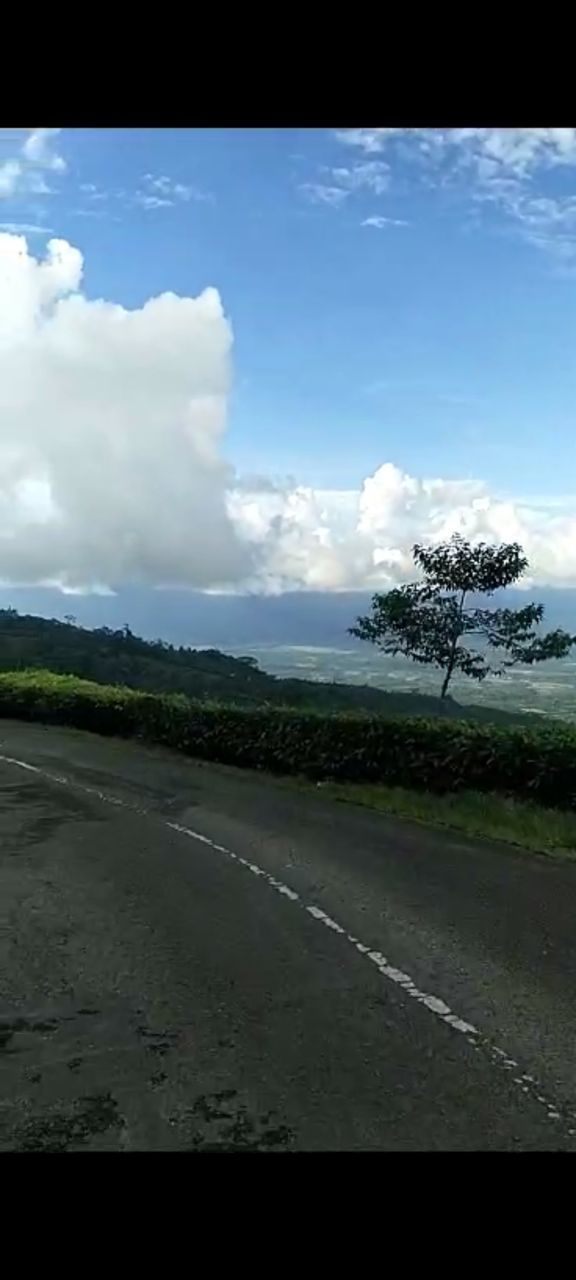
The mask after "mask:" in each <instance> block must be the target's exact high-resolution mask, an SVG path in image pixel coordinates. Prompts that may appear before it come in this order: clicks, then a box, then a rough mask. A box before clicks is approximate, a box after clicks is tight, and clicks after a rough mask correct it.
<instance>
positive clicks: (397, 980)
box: [0, 754, 576, 1136]
mask: <svg viewBox="0 0 576 1280" xmlns="http://www.w3.org/2000/svg"><path fill="white" fill-rule="evenodd" d="M0 761H2V762H4V764H13V765H16V766H17V767H18V768H19V769H26V770H28V771H29V772H30V773H36V774H40V775H41V777H43V778H46V779H47V781H49V782H56V783H58V784H59V785H60V786H66V787H75V788H76V789H77V790H79V791H84V792H86V793H87V794H88V795H93V796H96V797H97V799H99V800H101V801H103V803H104V804H112V805H116V806H118V807H120V808H124V809H128V810H130V811H131V812H132V813H137V814H139V815H140V816H144V817H152V818H155V819H156V820H158V815H157V814H154V813H153V812H151V811H150V810H148V809H143V808H141V807H140V806H139V805H135V804H131V803H130V802H129V801H126V800H120V799H118V797H117V796H110V795H106V793H105V792H103V791H99V790H98V789H97V788H96V787H89V786H86V784H85V783H83V782H77V781H76V779H70V778H65V777H63V776H62V775H61V774H56V773H50V772H49V771H48V770H45V769H40V768H38V766H37V765H33V764H28V762H27V761H25V760H18V759H16V758H14V757H13V756H5V755H2V754H0ZM160 821H161V822H162V823H163V825H164V826H165V827H169V828H170V830H172V831H177V832H179V834H180V835H184V836H187V837H188V838H189V839H191V840H198V841H200V843H201V844H205V845H208V846H209V848H211V849H214V851H215V852H216V853H221V854H224V856H225V857H227V858H230V859H231V861H232V862H237V863H240V865H241V866H243V867H245V868H246V870H247V871H250V872H251V874H252V875H253V876H256V877H258V878H259V879H262V880H265V881H266V883H267V884H269V885H270V887H271V888H272V889H275V890H276V892H277V893H279V894H281V896H282V897H284V898H288V899H289V901H290V902H294V903H297V904H298V905H299V906H300V907H303V908H304V910H305V911H306V912H307V914H308V915H310V916H312V918H313V919H314V920H317V921H318V923H319V924H322V925H324V926H325V927H326V928H327V929H330V930H331V931H332V932H333V933H337V934H341V935H342V936H343V937H344V939H345V940H346V942H348V943H350V944H351V945H352V946H353V947H354V948H355V950H356V951H359V952H360V954H361V955H363V956H365V957H366V959H367V960H369V961H370V962H371V964H373V965H375V967H376V968H377V969H378V970H379V972H380V973H381V974H382V976H383V977H384V978H386V979H387V980H388V981H389V982H393V983H394V984H395V985H396V986H397V987H400V988H401V989H402V990H403V991H404V992H405V993H406V995H407V996H410V998H411V999H412V1000H416V1001H417V1003H418V1004H421V1005H424V1007H425V1008H426V1009H428V1010H429V1012H430V1013H432V1014H434V1016H435V1017H436V1018H438V1019H440V1021H442V1022H444V1023H446V1025H447V1026H449V1027H451V1028H452V1030H453V1031H458V1032H459V1033H460V1034H461V1035H463V1036H464V1038H465V1039H466V1040H467V1041H468V1043H469V1044H470V1045H471V1046H472V1047H473V1048H474V1049H482V1050H483V1051H484V1052H485V1053H486V1054H487V1056H488V1057H489V1058H490V1060H491V1061H492V1063H493V1065H494V1066H497V1067H499V1068H500V1069H503V1070H504V1071H507V1072H510V1071H512V1070H514V1071H516V1072H519V1071H520V1064H519V1063H518V1062H516V1060H515V1058H511V1057H510V1056H509V1054H507V1053H506V1051H505V1050H504V1049H500V1048H499V1047H498V1046H497V1045H494V1044H492V1043H491V1041H490V1040H489V1039H488V1037H486V1036H484V1035H482V1033H481V1032H480V1031H479V1029H478V1027H475V1026H473V1024H472V1023H471V1022H467V1021H466V1020H465V1019H464V1018H461V1017H459V1016H458V1014H456V1013H454V1012H453V1010H452V1009H451V1008H450V1006H449V1005H448V1004H446V1001H445V1000H442V999H441V998H440V997H439V996H434V995H430V994H429V993H428V992H426V991H421V990H420V988H419V987H418V986H417V985H416V983H415V982H414V980H413V979H412V978H411V977H410V974H409V973H404V971H403V970H402V969H396V968H395V967H394V965H392V964H390V962H389V961H388V960H387V958H386V956H384V955H382V952H381V951H375V950H373V949H372V948H370V947H369V946H366V944H365V943H363V942H360V941H359V939H358V938H356V937H355V936H354V935H353V934H351V933H348V930H347V929H346V928H345V927H344V925H341V924H339V923H338V921H337V920H333V919H332V917H331V916H329V915H327V914H326V912H325V911H323V910H322V908H321V907H318V906H316V905H315V904H314V903H306V902H305V901H304V900H303V898H302V897H301V895H300V894H299V893H297V892H296V890H295V889H291V888H290V886H289V885H287V884H284V882H283V881H282V880H278V879H276V877H275V876H273V875H270V872H268V871H266V870H265V868H264V867H260V866H258V864H257V863H255V862H250V861H249V860H248V859H247V858H242V857H241V856H240V854H238V853H234V852H233V850H232V849H227V848H226V846H225V845H223V844H217V843H216V841H215V840H211V839H210V837H209V836H205V835H203V834H202V833H201V832H200V831H194V830H193V829H192V828H191V827H186V826H183V825H182V823H180V822H168V821H167V820H166V819H160ZM512 1082H513V1083H514V1084H515V1085H517V1087H518V1088H519V1089H520V1090H521V1092H522V1093H524V1094H527V1095H529V1096H530V1097H531V1098H532V1100H533V1101H535V1102H538V1103H539V1104H540V1105H541V1106H542V1107H544V1109H545V1111H546V1114H547V1116H548V1119H549V1120H554V1121H558V1120H562V1119H564V1121H565V1122H567V1123H568V1124H570V1125H573V1124H575V1123H576V1116H572V1115H571V1116H568V1115H567V1114H566V1113H565V1114H564V1116H563V1115H562V1114H561V1112H560V1111H559V1110H558V1106H557V1104H555V1103H552V1102H551V1101H550V1099H548V1098H546V1097H545V1096H544V1094H543V1093H542V1092H540V1089H539V1085H538V1083H537V1081H536V1080H535V1079H534V1077H533V1076H531V1075H528V1074H522V1075H516V1076H513V1077H512ZM568 1134H569V1135H570V1136H574V1135H575V1134H576V1130H575V1129H573V1128H568Z"/></svg>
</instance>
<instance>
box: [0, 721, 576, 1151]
mask: <svg viewBox="0 0 576 1280" xmlns="http://www.w3.org/2000/svg"><path fill="white" fill-rule="evenodd" d="M16 762H19V763H16ZM24 765H28V766H32V768H30V767H28V768H25V767H23V766H24ZM575 907H576V865H571V864H569V863H562V862H554V861H552V860H548V859H546V858H540V857H537V856H535V855H533V854H524V853H522V852H515V851H512V850H510V849H503V848H498V847H496V846H488V845H482V844H480V843H476V842H474V843H473V842H468V841H464V840H463V839H462V838H459V837H457V836H454V835H448V834H443V833H442V834H440V833H437V834H432V833H429V832H426V831H425V830H424V829H423V828H419V827H416V826H412V825H409V824H404V823H399V822H395V821H392V820H388V819H385V818H383V817H381V816H379V815H376V814H371V813H369V812H368V811H365V810H361V809H358V808H354V807H351V806H348V805H343V804H338V803H335V802H329V801H327V800H326V799H324V798H323V797H322V793H321V791H318V792H317V793H308V792H302V791H299V790H298V789H297V788H296V787H295V786H293V785H292V784H282V783H279V782H274V781H272V780H270V779H269V778H260V777H258V776H256V775H254V774H246V773H242V772H240V771H236V770H232V769H228V768H220V767H214V766H206V765H200V764H197V763H194V762H193V761H189V760H186V759H183V758H181V757H178V756H176V755H174V754H172V753H170V752H168V751H163V750H161V749H157V748H146V747H142V746H139V745H135V744H133V743H128V742H126V743H125V742H119V741H117V740H108V739H104V738H97V737H93V736H92V735H89V734H82V733H78V732H75V731H72V730H65V729H54V728H50V729H48V728H43V727H39V726H27V725H22V724H18V723H16V722H12V721H0V930H1V933H0V1150H5V1151H22V1150H24V1151H36V1150H46V1151H73V1150H87V1149H88V1150H123V1151H126V1150H187V1151H196V1152H205V1151H212V1150H218V1151H223V1150H228V1151H230V1150H234V1151H246V1150H249V1151H274V1152H289V1151H302V1150H304V1151H312V1150H380V1151H382V1150H386V1151H399V1150H409V1151H416V1150H452V1151H459V1150H537V1149H543V1150H560V1149H562V1150H573V1149H574V1148H575V1145H576V1061H575V1057H574V1044H575V1043H576V1001H575V999H574V993H575V978H576V940H575V930H574V914H575Z"/></svg>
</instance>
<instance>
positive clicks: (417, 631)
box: [350, 534, 576, 697]
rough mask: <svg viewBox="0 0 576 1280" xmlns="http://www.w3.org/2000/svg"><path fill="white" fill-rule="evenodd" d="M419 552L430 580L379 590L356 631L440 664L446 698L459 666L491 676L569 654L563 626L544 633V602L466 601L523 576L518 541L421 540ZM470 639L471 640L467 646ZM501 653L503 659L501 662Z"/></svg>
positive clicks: (391, 649)
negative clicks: (429, 543)
mask: <svg viewBox="0 0 576 1280" xmlns="http://www.w3.org/2000/svg"><path fill="white" fill-rule="evenodd" d="M413 557H414V562H415V564H416V566H417V568H418V569H419V570H420V573H421V575H422V577H423V581H420V582H418V583H412V584H407V585H406V586H402V587H396V588H395V589H394V590H392V591H388V592H386V593H385V594H376V595H375V596H374V597H373V599H372V613H371V614H368V615H366V616H365V617H361V618H358V619H357V625H356V626H354V627H351V628H350V633H351V635H354V636H357V637H358V638H359V639H360V640H369V641H371V642H372V643H373V644H376V645H377V646H378V647H379V648H380V649H382V650H383V651H384V652H385V653H391V654H397V653H401V654H404V656H405V657H407V658H411V659H412V661H413V662H419V663H425V664H427V665H429V664H432V665H434V666H437V667H439V668H440V669H441V670H442V671H443V672H444V680H443V683H442V691H441V696H442V697H445V696H446V693H447V691H448V686H449V683H450V680H451V679H452V676H453V675H454V672H455V671H459V672H461V673H462V675H465V676H470V677H471V678H472V679H473V680H484V679H485V678H486V676H487V675H489V674H490V673H492V674H495V675H501V674H502V672H503V671H504V670H505V668H506V667H510V666H513V665H514V664H515V663H518V662H524V663H529V664H532V663H534V662H543V661H544V660H545V659H550V658H563V657H565V656H566V654H568V653H569V651H570V649H571V647H572V645H573V644H575V643H576V636H571V635H569V634H568V632H566V631H562V630H561V629H560V628H557V629H556V630H555V631H549V632H548V633H547V634H545V635H541V634H540V633H539V631H538V628H539V626H540V623H541V622H542V619H543V616H544V606H543V605H541V604H527V605H525V606H524V607H523V608H520V609H508V608H506V609H502V608H493V609H490V608H486V607H479V606H477V605H474V604H470V603H467V601H468V599H469V597H470V596H471V595H476V596H477V595H483V596H491V595H493V594H494V592H495V591H497V590H499V589H501V588H503V587H508V586H511V585H512V583H514V582H517V581H518V579H519V578H520V577H521V576H522V574H523V573H524V572H525V571H526V569H527V568H528V561H527V559H526V556H525V555H524V552H523V550H522V548H521V547H520V546H519V545H518V543H517V542H511V543H504V544H503V545H502V546H499V547H493V546H490V545H488V544H487V543H484V542H481V543H478V544H476V545H475V546H473V545H471V544H470V543H469V542H466V540H465V539H464V538H463V537H462V536H461V535H460V534H454V536H453V537H452V538H451V539H450V541H449V542H443V543H440V544H439V545H437V546H433V547H424V546H422V545H420V544H419V543H417V544H416V546H415V547H414V550H413ZM467 638H470V640H471V642H472V643H471V644H470V643H468V644H467V643H465V641H466V640H467ZM496 652H499V653H500V655H501V656H500V659H499V660H494V655H495V654H496Z"/></svg>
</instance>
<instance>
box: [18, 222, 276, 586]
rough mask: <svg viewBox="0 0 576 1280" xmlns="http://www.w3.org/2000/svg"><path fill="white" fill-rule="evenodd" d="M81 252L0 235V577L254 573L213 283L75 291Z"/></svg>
mask: <svg viewBox="0 0 576 1280" xmlns="http://www.w3.org/2000/svg"><path fill="white" fill-rule="evenodd" d="M82 266H83V263H82V255H81V254H80V252H79V251H78V249H76V248H74V247H73V246H72V245H70V244H69V243H67V241H65V240H50V241H49V242H48V246H47V251H46V256H45V258H44V259H43V260H42V261H39V260H37V259H36V258H35V257H33V256H32V255H31V253H30V252H29V250H28V248H27V244H26V240H25V239H24V237H22V236H15V235H8V234H5V235H0V279H1V281H2V288H1V289H0V578H1V579H3V580H4V581H11V582H20V583H32V582H35V583H36V582H56V583H60V584H61V585H63V586H65V587H67V588H82V587H93V586H95V585H98V584H102V585H108V586H110V585H113V584H116V583H121V582H128V581H133V582H146V583H152V584H153V583H181V584H190V585H194V586H200V587H201V586H211V585H214V584H227V583H228V582H236V581H238V579H239V578H240V577H241V576H242V575H243V574H245V573H246V572H248V571H249V570H250V564H251V561H250V551H249V548H248V547H246V546H245V545H244V544H243V543H242V542H241V540H240V539H239V538H238V536H237V534H236V533H235V531H234V528H233V525H232V523H231V521H230V519H229V516H228V513H227V509H226V493H227V490H228V488H229V487H230V484H231V483H232V478H233V473H232V471H231V469H230V468H229V467H228V466H227V464H226V463H225V462H224V461H223V459H222V457H221V453H220V445H221V437H222V434H223V432H224V429H225V421H226V403H227V396H228V389H229V380H230V349H231V344H232V333H231V329H230V325H229V323H228V321H227V319H226V317H225V316H224V313H223V310H222V305H221V302H220V298H219V296H218V293H217V292H216V290H214V289H207V290H205V292H204V293H202V294H201V295H200V296H199V297H197V298H180V297H177V296H176V295H175V294H171V293H165V294H163V295H162V296H160V297H156V298H151V299H150V300H149V301H148V302H147V303H146V304H145V305H144V306H143V307H141V308H140V309H136V310H132V311H128V310H126V309H125V308H123V307H121V306H118V305H115V304H113V303H111V302H106V301H103V300H97V301H89V300H88V299H87V298H86V297H85V296H84V295H83V294H82V292H81V291H80V284H81V277H82Z"/></svg>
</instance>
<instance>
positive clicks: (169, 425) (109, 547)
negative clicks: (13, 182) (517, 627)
mask: <svg viewBox="0 0 576 1280" xmlns="http://www.w3.org/2000/svg"><path fill="white" fill-rule="evenodd" d="M82 271H83V261H82V255H81V254H80V253H79V251H78V249H76V248H75V247H74V246H72V245H71V244H69V243H68V242H67V241H65V240H51V241H49V243H48V246H47V249H46V253H45V256H44V257H43V258H38V257H35V256H34V255H32V254H31V253H30V251H29V250H28V247H27V244H26V240H25V238H24V237H23V236H15V235H9V234H0V278H1V279H2V286H3V287H2V290H1V291H0V578H1V579H2V580H3V581H7V582H13V583H42V582H43V583H58V584H60V585H61V586H62V587H63V588H65V589H66V590H68V591H77V590H82V589H99V590H105V589H106V588H110V587H118V586H120V585H122V584H126V583H128V582H139V583H146V584H149V585H153V586H161V585H181V586H195V587H201V588H204V589H208V588H215V587H228V588H233V589H236V590H244V589H250V590H264V591H279V590H284V589H288V588H302V589H315V590H326V591H334V590H336V591H337V590H344V589H350V588H356V587H358V588H360V587H362V588H368V589H374V590H376V589H378V588H382V587H386V586H387V585H390V584H393V583H395V582H398V581H401V580H402V579H403V578H406V577H408V576H410V575H411V574H412V571H413V566H412V559H411V548H412V545H413V543H414V542H415V541H420V540H430V541H437V540H441V539H444V538H447V537H449V536H450V534H451V533H453V532H454V531H456V530H457V529H459V530H461V531H462V532H463V533H464V534H465V535H466V536H467V537H469V538H471V539H473V540H474V539H482V538H483V539H485V540H488V541H496V542H498V541H502V540H518V541H519V542H520V543H521V544H522V545H523V546H524V548H525V550H526V553H527V555H528V557H529V559H530V563H531V576H532V579H533V580H534V582H535V583H542V584H543V583H550V584H554V585H557V586H563V585H571V586H574V585H576V503H575V502H574V501H573V500H572V499H570V498H569V497H568V498H566V497H563V499H562V506H557V505H555V503H554V502H553V501H551V502H550V503H546V501H545V499H542V498H541V497H539V498H538V499H533V500H529V499H527V498H526V497H522V498H518V499H517V500H514V499H513V498H509V497H507V498H503V497H499V496H497V495H493V494H491V493H490V492H489V491H488V489H487V488H486V486H485V485H484V484H483V483H482V482H481V481H475V480H445V479H442V478H437V479H428V478H421V477H415V476H410V475H408V474H406V473H404V472H402V471H401V470H400V469H399V468H398V467H397V466H395V465H394V464H393V463H391V462H385V463H384V464H383V465H382V466H380V467H379V468H378V469H377V470H376V471H375V473H374V474H373V475H371V476H369V477H367V478H366V480H365V481H364V483H363V485H362V486H361V487H360V488H359V489H354V490H320V489H313V488H310V487H307V486H303V485H298V484H297V483H295V482H293V481H287V482H286V483H284V484H280V483H278V482H276V483H275V482H273V481H271V480H269V479H262V478H257V477H255V478H252V479H249V478H248V477H246V478H245V479H244V480H243V481H242V480H241V479H237V478H236V476H235V474H234V472H233V470H232V468H231V467H230V466H229V465H227V463H226V461H225V459H224V456H223V448H224V432H225V424H226V407H227V399H228V392H229V382H230V351H231V344H232V333H231V329H230V325H229V322H228V321H227V319H226V317H225V315H224V313H223V310H222V305H221V302H220V298H219V295H218V293H217V292H216V290H215V289H207V290H205V291H204V292H203V293H202V294H200V296H199V297H196V298H188V297H178V296H176V295H175V294H173V293H165V294H162V295H161V296H160V297H155V298H151V299H149V301H148V302H146V303H145V304H144V306H142V307H140V308H136V309H134V310H127V309H125V308H124V307H122V306H119V305H117V304H114V303H112V302H107V301H104V300H103V299H99V300H94V301H89V300H88V299H87V298H86V297H85V296H84V295H83V293H82V291H81V282H82Z"/></svg>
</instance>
